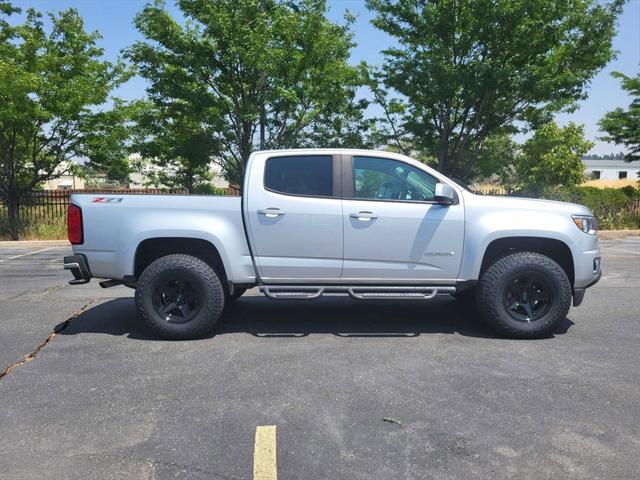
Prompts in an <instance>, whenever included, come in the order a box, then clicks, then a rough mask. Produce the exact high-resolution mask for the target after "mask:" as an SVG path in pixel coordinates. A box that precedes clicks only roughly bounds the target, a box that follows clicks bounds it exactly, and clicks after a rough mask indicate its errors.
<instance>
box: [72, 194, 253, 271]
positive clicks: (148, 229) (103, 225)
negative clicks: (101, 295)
mask: <svg viewBox="0 0 640 480" xmlns="http://www.w3.org/2000/svg"><path fill="white" fill-rule="evenodd" d="M71 202H72V203H73V204H75V205H77V206H79V207H80V208H81V209H82V218H83V227H84V241H83V243H82V245H76V246H75V247H74V252H76V253H79V254H86V255H88V256H89V257H90V258H91V262H90V265H89V268H90V270H91V274H92V275H93V276H94V277H98V278H116V279H122V278H123V277H125V276H127V275H133V266H134V261H135V252H136V247H137V246H138V245H139V244H140V243H141V242H142V241H144V240H145V239H148V238H167V241H170V239H171V238H172V237H190V238H199V239H202V240H205V241H209V242H211V243H212V244H213V245H214V246H215V247H216V248H217V249H218V251H219V252H220V255H221V256H222V257H223V260H224V257H225V256H228V257H229V258H232V259H233V261H230V262H229V265H232V266H233V267H232V268H233V270H232V271H230V272H228V274H229V277H230V279H233V280H234V281H236V282H252V281H253V280H254V279H255V275H254V270H253V264H252V262H251V256H250V254H249V247H248V246H247V240H246V236H245V234H244V227H243V223H242V213H241V198H240V197H221V196H210V195H135V194H134V195H132V194H111V193H110V194H95V193H94V194H73V195H72V196H71ZM238 259H241V260H242V261H241V262H238ZM225 264H226V262H225Z"/></svg>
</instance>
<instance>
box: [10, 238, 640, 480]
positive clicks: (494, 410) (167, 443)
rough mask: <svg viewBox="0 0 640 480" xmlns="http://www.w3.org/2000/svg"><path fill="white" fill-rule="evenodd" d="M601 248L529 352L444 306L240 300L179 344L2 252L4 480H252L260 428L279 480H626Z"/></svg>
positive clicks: (634, 260)
mask: <svg viewBox="0 0 640 480" xmlns="http://www.w3.org/2000/svg"><path fill="white" fill-rule="evenodd" d="M602 246H603V255H604V259H603V268H604V275H603V278H602V280H601V281H600V283H599V284H598V285H596V286H595V287H593V288H592V289H590V290H589V291H588V292H587V295H586V298H585V301H584V303H583V305H582V306H581V307H579V308H575V309H572V310H571V312H570V313H569V317H568V319H567V320H566V321H565V322H564V324H563V325H562V326H561V328H560V329H559V330H558V331H557V332H556V333H555V334H554V336H553V337H551V338H548V339H544V340H536V341H515V340H505V339H501V338H497V337H495V336H494V335H493V334H492V333H491V332H490V331H488V330H487V329H486V328H485V327H484V326H483V325H482V324H481V323H480V322H479V320H478V319H477V318H476V315H475V314H474V312H473V311H471V310H464V309H463V308H462V307H460V306H459V305H458V304H457V303H456V302H455V301H453V300H450V299H447V298H442V299H438V300H435V301H431V302H425V303H420V302H414V301H410V302H406V301H404V302H397V301H396V302H385V303H377V302H375V301H369V302H357V301H354V300H350V299H346V298H324V299H320V300H317V301H315V302H314V303H304V302H290V303H288V302H287V301H279V302H273V301H270V300H267V299H265V298H262V297H259V296H255V295H247V296H245V297H242V298H241V299H240V300H239V301H238V302H237V303H235V304H234V305H232V306H231V307H230V308H229V310H228V312H227V313H226V315H225V317H224V320H223V322H222V324H221V325H220V328H219V330H218V333H217V335H215V336H212V337H211V338H207V339H203V340H198V341H187V342H168V341H163V340H159V339H157V338H155V337H154V336H153V335H152V333H151V332H150V331H148V330H147V329H146V328H145V327H144V326H143V324H142V322H141V321H140V320H139V319H138V316H137V313H136V311H135V308H134V305H133V301H132V293H133V291H132V290H130V289H128V288H126V287H115V288H111V289H106V290H104V289H101V288H100V287H99V286H98V285H97V282H95V281H94V282H92V283H90V284H88V285H84V286H76V287H72V286H69V285H67V280H68V279H69V276H68V275H69V274H68V273H66V272H64V271H62V270H61V262H62V256H63V255H64V254H65V253H66V252H68V251H69V249H68V248H67V247H47V246H43V245H40V246H28V247H0V296H1V300H0V372H2V371H3V370H5V368H7V367H10V366H13V367H12V368H11V367H10V371H9V372H8V373H7V374H6V375H4V377H3V378H2V379H0V479H11V480H16V479H31V478H71V479H76V478H77V479H92V478H100V479H102V478H118V479H126V478H136V479H138V478H158V479H164V478H180V479H183V478H184V479H192V478H193V479H251V478H254V472H253V464H254V453H255V449H256V448H258V446H257V445H255V443H254V442H255V438H256V428H257V427H259V426H275V427H276V429H275V431H276V435H275V436H274V438H273V439H272V440H274V442H275V443H274V446H275V447H276V452H277V453H276V455H277V473H278V478H280V479H391V478H393V479H396V478H398V479H423V478H425V479H454V478H456V479H457V478H461V479H476V478H477V479H481V478H482V479H484V478H514V479H523V478H531V479H543V478H549V479H558V478H562V479H573V478H575V479H586V478H602V479H620V478H629V479H631V478H638V472H640V454H639V452H640V368H639V367H640V348H639V343H640V306H639V298H640V296H639V294H638V288H639V285H640V237H632V238H627V239H624V240H616V241H603V242H602ZM78 312H80V313H78ZM74 314H75V316H74ZM69 318H72V320H71V321H69V322H65V321H66V320H67V319H69ZM54 329H55V330H58V333H57V334H55V335H51V332H52V331H54ZM34 351H35V352H37V353H36V355H35V356H34V357H33V358H28V360H26V361H25V360H24V357H25V356H28V355H29V354H31V353H33V352H34ZM267 450H269V448H267ZM256 478H257V477H256Z"/></svg>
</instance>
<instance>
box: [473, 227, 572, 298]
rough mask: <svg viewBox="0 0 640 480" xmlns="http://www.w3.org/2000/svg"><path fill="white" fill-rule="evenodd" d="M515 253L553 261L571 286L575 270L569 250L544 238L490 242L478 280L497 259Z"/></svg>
mask: <svg viewBox="0 0 640 480" xmlns="http://www.w3.org/2000/svg"><path fill="white" fill-rule="evenodd" d="M515 252H535V253H539V254H541V255H545V256H547V257H549V258H551V259H552V260H553V261H555V262H556V263H557V264H558V265H560V267H562V269H563V270H564V272H565V273H566V274H567V277H568V278H569V282H570V283H571V285H572V286H573V284H574V280H575V268H574V263H573V254H572V252H571V248H570V247H569V245H567V244H566V243H565V242H563V241H562V240H558V239H555V238H546V237H528V236H522V237H502V238H497V239H495V240H492V241H491V242H490V243H489V244H488V245H487V247H486V248H485V250H484V253H483V256H482V263H481V264H480V272H479V275H478V279H479V278H481V277H482V275H483V273H484V272H485V271H486V270H487V268H489V267H490V266H491V265H492V264H493V263H494V262H496V261H497V260H498V259H500V258H502V257H504V256H505V255H509V254H510V253H515Z"/></svg>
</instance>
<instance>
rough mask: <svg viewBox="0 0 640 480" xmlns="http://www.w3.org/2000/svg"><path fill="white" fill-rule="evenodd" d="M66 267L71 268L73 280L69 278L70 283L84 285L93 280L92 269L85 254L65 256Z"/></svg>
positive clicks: (66, 268)
mask: <svg viewBox="0 0 640 480" xmlns="http://www.w3.org/2000/svg"><path fill="white" fill-rule="evenodd" d="M64 269H65V270H71V273H72V274H73V280H69V285H82V284H83V283H89V280H91V271H90V270H89V264H88V263H87V257H85V256H84V255H70V256H68V257H64Z"/></svg>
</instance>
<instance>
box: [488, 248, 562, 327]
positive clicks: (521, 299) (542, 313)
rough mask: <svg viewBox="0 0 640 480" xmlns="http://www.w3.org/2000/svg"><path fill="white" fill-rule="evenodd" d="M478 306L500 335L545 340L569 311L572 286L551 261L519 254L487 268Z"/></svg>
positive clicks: (530, 254) (545, 258) (543, 257)
mask: <svg viewBox="0 0 640 480" xmlns="http://www.w3.org/2000/svg"><path fill="white" fill-rule="evenodd" d="M477 303H478V308H479V309H480V313H481V314H482V316H483V318H484V320H485V321H486V322H487V324H488V325H489V326H490V327H491V328H492V329H493V330H495V331H496V332H498V333H500V334H502V335H504V336H506V337H509V338H540V337H545V336H548V335H550V334H551V333H552V332H553V331H554V330H555V329H556V328H557V327H558V325H559V324H560V322H561V321H562V320H563V319H564V318H565V317H566V316H567V313H568V312H569V307H570V305H571V284H570V282H569V278H568V277H567V274H566V273H565V272H564V270H563V269H562V267H560V265H558V264H557V263H556V262H554V261H553V260H551V259H550V258H548V257H546V256H544V255H541V254H539V253H534V252H518V253H514V254H511V255H507V256H505V257H502V258H501V259H499V260H498V261H496V262H495V263H494V264H493V265H491V266H490V267H489V268H488V269H487V271H486V272H485V273H484V275H483V276H482V278H481V279H480V282H479V285H478V295H477Z"/></svg>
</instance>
